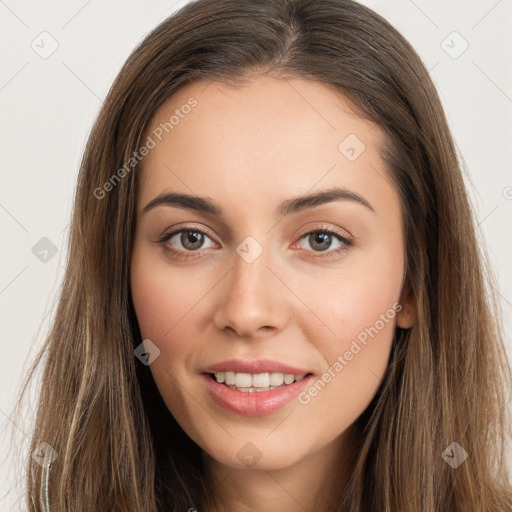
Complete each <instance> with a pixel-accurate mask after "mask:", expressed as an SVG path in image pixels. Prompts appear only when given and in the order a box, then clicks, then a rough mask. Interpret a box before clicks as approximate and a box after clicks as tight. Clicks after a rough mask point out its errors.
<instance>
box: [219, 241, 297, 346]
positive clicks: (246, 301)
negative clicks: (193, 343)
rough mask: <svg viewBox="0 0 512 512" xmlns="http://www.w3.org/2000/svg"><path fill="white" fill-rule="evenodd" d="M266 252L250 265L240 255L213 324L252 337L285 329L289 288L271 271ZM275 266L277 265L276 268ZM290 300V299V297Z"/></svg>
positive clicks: (226, 280) (287, 316)
mask: <svg viewBox="0 0 512 512" xmlns="http://www.w3.org/2000/svg"><path fill="white" fill-rule="evenodd" d="M267 256H268V253H267V251H263V253H262V254H261V255H260V256H259V257H258V258H257V259H256V260H255V261H252V262H251V263H249V262H247V261H245V260H244V259H243V258H242V257H240V256H239V255H238V254H235V256H234V264H233V268H232V269H231V271H230V272H228V274H227V276H226V277H225V279H223V285H222V287H221V288H220V289H219V296H218V298H217V301H218V304H217V307H216V311H215V315H214V322H215V324H216V326H217V327H218V328H219V329H221V330H231V331H234V332H235V333H236V334H238V336H240V337H246V338H251V337H253V336H260V335H262V334H266V333H271V332H273V331H276V332H278V331H280V330H282V329H284V327H285V326H286V323H287V322H288V320H289V318H290V315H291V308H290V305H289V303H288V300H287V297H286V287H285V286H284V285H283V283H282V281H281V280H280V279H279V278H278V277H277V275H276V274H279V272H278V271H277V272H276V270H275V269H271V265H269V263H270V261H269V258H268V257H267ZM273 266H274V267H275V265H273ZM288 299H289V298H288Z"/></svg>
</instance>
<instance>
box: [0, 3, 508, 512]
mask: <svg viewBox="0 0 512 512" xmlns="http://www.w3.org/2000/svg"><path fill="white" fill-rule="evenodd" d="M184 3H186V2H183V1H181V2H174V3H173V2H162V1H156V0H150V1H145V2H142V1H139V2H135V1H134V0H130V1H126V0H123V1H122V0H108V1H101V2H100V1H99V0H89V1H84V0H68V1H66V2H60V1H56V0H49V1H46V2H38V1H36V0H27V1H24V2H19V1H18V2H17V1H16V0H0V27H1V29H0V45H1V48H2V65H1V69H0V112H1V118H0V119H1V122H0V151H1V153H0V154H1V162H0V165H1V167H0V168H1V177H0V226H1V237H2V238H1V240H2V243H1V246H0V247H1V251H0V268H1V273H0V315H1V322H2V323H1V354H2V361H3V364H2V365H1V367H0V368H1V369H0V462H1V463H2V467H1V469H0V511H13V510H19V509H18V507H17V506H15V505H14V500H15V498H16V496H17V494H18V493H19V489H20V485H19V483H18V479H19V477H20V474H19V473H16V472H15V471H14V463H13V462H12V458H8V457H7V455H6V454H7V448H8V446H9V442H10V441H9V440H10V438H9V434H10V429H14V430H15V431H16V433H17V434H18V435H19V436H20V438H21V439H28V436H29V434H30V425H29V424H28V422H25V421H24V422H23V423H20V422H18V424H17V425H14V424H13V422H12V408H13V406H14V403H15V398H16V394H17V393H18V390H19V385H20V382H21V378H22V376H23V375H24V374H25V372H26V370H27V368H28V363H29V361H30V358H31V357H33V355H34V354H35V352H36V350H37V348H38V347H39V346H40V344H41V342H42V340H43V338H44V334H45V333H46V330H47V326H48V317H47V316H46V315H48V314H51V312H52V304H53V302H52V301H53V300H54V298H55V295H56V292H57V288H58V285H59V283H60V280H61V278H62V273H63V263H64V261H65V250H66V247H65V239H66V236H67V227H68V222H69V215H70V210H71V205H72V199H73V193H74V185H75V180H76V175H77V170H78V166H79V161H80V158H81V154H82V151H83V148H84V144H85V141H86V138H87V135H88V133H89V130H90V127H91V124H92V122H93V120H94V117H95V115H96V114H97V112H98V110H99V108H100V106H101V102H102V98H104V96H105V94H106V93H107V91H108V88H109V87H110V85H111V83H112V81H113V79H114V77H115V76H116V74H117V72H118V71H119V69H120V67H121V65H122V64H123V62H124V61H125V59H126V58H127V57H128V55H129V54H130V52H131V50H132V49H133V48H134V47H135V45H136V44H137V43H138V42H139V41H140V40H141V39H142V38H143V36H144V35H146V34H147V33H148V32H149V31H150V30H151V29H152V28H154V27H155V26H156V25H157V24H158V23H159V22H161V21H163V20H164V19H165V18H166V17H167V16H169V15H170V14H171V13H172V12H173V11H174V10H175V9H176V8H177V7H178V6H181V5H183V4H184ZM363 3H365V4H366V5H368V6H369V7H372V8H374V9H375V10H377V11H378V12H379V13H380V14H382V15H383V16H384V17H385V18H386V19H388V20H389V21H390V22H391V23H392V24H393V25H394V26H395V27H396V28H398V30H399V31H400V32H402V34H403V35H404V36H405V37H406V38H407V39H409V41H410V42H411V43H412V44H413V46H414V47H415V48H416V49H417V51H418V52H419V54H420V55H421V57H422V59H423V60H424V62H425V64H426V66H427V68H428V69H429V70H431V73H430V74H431V76H432V78H433V80H434V81H435V83H436V85H437V87H438V90H439V93H440V96H441V99H442V101H443V104H444V106H445V109H446V112H447V117H448V119H449V122H450V126H451V128H452V130H453V133H454V136H455V140H456V143H457V145H458V147H459V149H460V152H461V153H462V155H463V157H464V159H465V161H466V164H467V172H468V175H469V179H470V180H471V182H472V185H471V187H472V188H471V190H470V193H471V196H472V199H473V201H474V203H475V208H476V212H477V219H478V223H479V231H480V234H481V235H482V236H483V237H484V239H485V240H487V245H488V250H489V253H490V257H491V263H492V264H493V266H494V269H495V272H496V274H497V277H498V288H499V293H500V297H501V304H502V308H503V313H504V317H505V333H506V339H507V346H508V349H509V350H510V352H511V353H512V343H511V318H512V265H511V264H510V262H511V261H512V243H511V229H510V228H511V218H512V188H511V187H512V171H511V169H512V167H511V163H512V162H511V161H512V158H511V152H510V144H511V142H512V136H511V135H512V67H511V65H510V63H511V62H512V0H471V1H468V0H451V1H450V2H447V1H446V0H435V1H429V2H427V1H426V0H414V1H413V0H393V1H392V2H389V1H388V2H383V1H382V2H377V1H370V0H367V1H365V2H363ZM43 31H47V32H48V33H49V34H51V37H52V38H54V39H55V40H56V41H57V43H58V48H57V50H56V51H55V52H54V53H53V54H52V55H51V56H50V57H48V58H47V59H43V58H41V57H40V56H39V55H38V54H37V53H36V52H35V51H34V50H33V49H32V47H31V44H32V41H34V40H35V43H34V45H35V44H39V45H40V46H42V43H40V42H39V43H38V41H40V37H39V38H38V36H39V34H41V32H43ZM453 31H456V32H458V33H459V34H460V36H461V37H462V38H463V39H461V38H460V37H459V36H457V35H455V36H453V35H450V34H452V32H453ZM449 35H450V37H449V38H448V39H446V38H447V36H449ZM41 37H48V36H41ZM464 40H465V41H467V44H469V47H468V49H467V50H466V51H465V52H464V53H462V55H460V56H459V57H458V58H452V56H453V55H455V54H456V53H458V52H459V51H460V50H461V49H462V48H463V46H462V45H464V44H465V43H464ZM46 41H47V42H46V44H45V47H46V48H49V47H50V46H49V44H50V42H49V39H47V40H46ZM443 41H445V42H444V43H443ZM449 46H451V47H452V48H451V49H450V48H449ZM445 50H448V51H450V52H452V56H450V55H449V54H448V53H447V52H446V51H445ZM42 237H47V238H49V239H50V240H51V242H52V243H53V244H54V245H55V246H56V248H57V253H56V255H55V256H54V257H52V258H51V259H49V261H48V262H46V263H43V262H41V261H40V260H39V259H38V258H37V257H36V256H35V255H34V254H33V252H32V247H33V246H34V245H35V244H36V243H37V242H38V241H39V240H40V239H41V238H42ZM71 341H72V340H70V342H71ZM25 423H27V424H25Z"/></svg>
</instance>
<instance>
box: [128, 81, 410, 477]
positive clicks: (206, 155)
mask: <svg viewBox="0 0 512 512" xmlns="http://www.w3.org/2000/svg"><path fill="white" fill-rule="evenodd" d="M187 105H188V106H187ZM171 116H174V118H171ZM170 119H171V121H170ZM165 123H167V125H165ZM163 126H165V128H166V129H165V128H164V129H163V128H162V127H163ZM147 137H150V138H151V140H152V141H153V142H149V143H148V144H147V146H148V147H150V150H149V154H147V156H146V157H145V158H144V160H143V161H142V164H141V166H140V167H139V168H138V170H137V171H136V172H139V173H140V175H139V180H140V181H139V186H138V191H137V194H138V195H137V205H138V206H137V220H136V236H135V242H134V248H133V254H132V263H131V287H132V294H133V302H134V307H135V311H136V315H137V319H138V322H139V326H140V330H141V333H142V336H143V339H145V340H151V343H148V342H146V345H147V348H148V351H149V352H150V353H151V352H152V351H154V350H155V349H154V347H157V348H158V350H159V354H158V351H156V352H153V353H154V354H158V355H157V357H156V358H155V359H154V361H153V362H152V363H151V365H150V369H151V372H152V374H153V376H154V379H155V382H156V384H157V386H158V389H159V391H160V393H161V395H162V397H163V399H164V401H165V403H166V405H167V407H168V408H169V410H170V411H171V413H172V414H173V415H174V417H175V418H176V420H177V421H178V423H179V424H180V425H181V427H182V428H183V429H184V431H185V432H186V433H187V434H188V435H189V436H190V437H191V438H192V439H193V440H194V441H195V442H196V443H197V444H198V445H199V446H200V447H201V448H202V449H203V450H204V451H205V452H206V453H207V454H209V455H210V456H211V457H213V459H215V460H216V461H218V462H220V463H222V464H225V465H228V466H231V467H243V466H244V465H246V466H247V461H248V460H251V461H252V463H253V464H254V463H257V465H258V467H259V468H263V469H278V468H284V467H288V466H291V465H293V464H294V463H298V462H299V461H301V460H303V459H305V458H307V457H308V456H312V455H313V454H315V453H318V452H320V451H321V450H328V449H330V447H333V446H334V445H335V444H336V443H337V442H339V440H340V439H342V435H343V433H344V432H346V431H347V429H348V428H349V427H350V426H351V425H352V424H353V423H354V421H355V420H356V419H357V418H358V417H359V416H360V414H361V413H362V412H363V411H364V410H365V409H366V407H367V406H368V404H369V403H370V401H371V400H372V398H373V396H374V395H375V393H376V392H377V390H378V388H379V385H380V383H381V381H382V378H383V375H384V372H385V370H386V367H387V364H388V358H389V354H390V350H391V344H392V339H393V334H394V330H395V327H396V325H397V323H398V325H400V326H401V327H408V326H410V323H411V318H410V314H409V313H408V308H406V307H405V304H404V303H403V302H402V303H401V304H402V309H401V311H400V306H399V305H398V304H399V302H400V298H401V290H402V283H403V278H404V239H403V226H402V223H401V207H400V202H399V197H398V195H397V192H396V191H395V189H394V188H393V186H392V184H391V181H390V178H389V175H388V172H387V170H386V169H385V167H384V164H383V162H382V160H381V158H380V156H379V154H378V149H379V147H380V146H381V145H382V144H383V141H384V139H383V136H382V132H381V131H380V130H379V128H378V127H377V126H375V125H373V124H372V123H370V122H367V121H365V120H363V119H361V118H359V117H357V116H356V115H355V114H354V112H353V111H352V110H351V109H350V107H349V104H348V103H347V102H346V101H345V100H344V99H343V97H341V96H340V95H339V94H337V93H336V92H334V91H333V90H332V89H329V88H328V87H327V86H324V85H322V84H319V83H317V82H312V81H304V80H301V79H298V78H297V79H292V80H280V79H275V78H270V77H263V78H262V77H259V78H254V79H252V81H250V83H248V84H247V85H246V86H243V87H239V88H233V87H229V86H227V85H219V84H215V83H210V82H196V83H193V84H189V85H187V86H186V87H184V88H182V89H181V90H180V91H179V92H177V93H176V94H175V95H173V96H172V97H171V98H170V99H168V100H167V102H166V103H165V104H163V106H162V107H161V108H160V109H159V110H158V111H157V113H156V115H155V116H154V117H153V119H152V121H151V123H150V125H149V126H148V127H147V130H146V134H145V136H144V141H146V140H148V141H149V139H147ZM160 139H161V140H160ZM329 191H330V192H331V194H330V195H328V194H326V192H329ZM185 195H187V196H191V197H188V198H187V197H185ZM308 196H311V197H309V199H308ZM152 347H153V348H152ZM233 360H236V361H235V362H233ZM233 372H234V374H233ZM214 373H217V378H218V379H219V380H221V381H222V380H224V383H218V382H216V380H214V377H212V374H214ZM283 374H284V375H283ZM285 375H288V376H285ZM290 375H291V376H292V377H290ZM283 379H284V382H283ZM292 381H293V383H290V382H292ZM287 382H288V383H287ZM233 383H234V384H233ZM227 384H229V386H228V385H227ZM249 387H250V388H251V389H248V388H249ZM265 387H272V389H270V390H264V391H257V389H260V390H261V389H263V388H265ZM240 388H243V389H242V390H240ZM255 388H256V389H255Z"/></svg>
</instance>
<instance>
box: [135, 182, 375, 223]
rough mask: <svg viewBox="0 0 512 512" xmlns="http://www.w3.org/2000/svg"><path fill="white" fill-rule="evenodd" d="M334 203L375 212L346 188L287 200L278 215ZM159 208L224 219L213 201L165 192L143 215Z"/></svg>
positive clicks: (143, 211) (364, 200) (150, 203)
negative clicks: (353, 205) (169, 207)
mask: <svg viewBox="0 0 512 512" xmlns="http://www.w3.org/2000/svg"><path fill="white" fill-rule="evenodd" d="M333 201H353V202H356V203H359V204H361V205H363V206H365V207H366V208H368V209H369V210H371V211H372V212H375V210H374V208H373V207H372V205H371V204H370V203H369V202H368V201H367V200H366V199H365V198H364V197H362V196H360V195H359V194H356V193H355V192H352V191H351V190H347V189H345V188H338V187H333V188H330V189H328V190H322V191H320V192H314V193H311V194H306V195H304V196H298V197H293V198H291V199H287V200H286V201H283V202H282V203H281V204H280V205H279V206H278V208H277V210H276V214H277V215H280V216H282V217H284V216H286V215H290V214H292V213H297V212H300V211H303V210H308V209H310V208H314V207H316V206H320V205H323V204H326V203H331V202H333ZM157 206H175V207H177V208H186V209H190V210H196V211H199V212H204V213H209V214H211V215H215V216H217V217H221V218H223V217H224V213H223V211H222V208H221V207H220V206H219V205H218V204H216V203H215V202H214V201H212V200H211V199H208V198H206V197H198V196H192V195H189V194H182V193H177V192H164V193H162V194H160V195H158V196H157V197H155V198H154V199H152V200H151V201H150V202H149V203H148V204H147V205H146V206H145V207H144V209H143V210H142V213H143V214H144V213H147V212H148V211H150V210H152V209H153V208H156V207H157Z"/></svg>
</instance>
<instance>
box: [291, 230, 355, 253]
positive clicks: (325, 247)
mask: <svg viewBox="0 0 512 512" xmlns="http://www.w3.org/2000/svg"><path fill="white" fill-rule="evenodd" d="M304 245H306V249H307V246H308V245H309V247H310V248H311V249H312V251H308V252H315V253H327V254H326V255H325V256H326V257H331V256H333V255H336V254H340V253H341V252H343V251H346V250H347V249H348V248H349V247H351V246H352V245H353V241H352V240H351V239H350V238H349V237H348V236H344V235H342V234H341V233H339V232H338V231H336V230H335V229H332V228H329V227H322V228H319V229H315V230H314V231H308V232H307V233H305V234H304V235H302V236H301V237H300V241H299V248H301V249H304V248H305V247H304ZM333 245H334V247H333ZM315 257H317V256H315ZM320 257H324V255H323V254H322V255H320Z"/></svg>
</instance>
